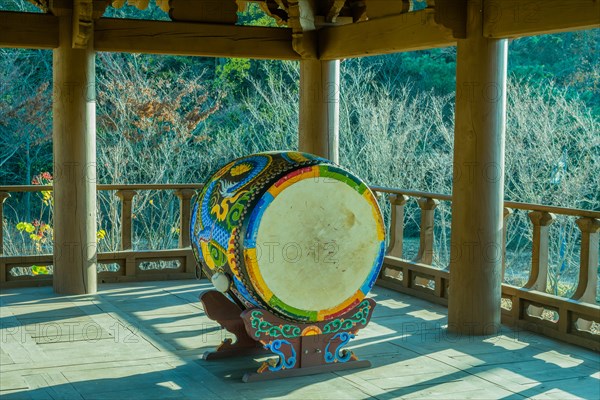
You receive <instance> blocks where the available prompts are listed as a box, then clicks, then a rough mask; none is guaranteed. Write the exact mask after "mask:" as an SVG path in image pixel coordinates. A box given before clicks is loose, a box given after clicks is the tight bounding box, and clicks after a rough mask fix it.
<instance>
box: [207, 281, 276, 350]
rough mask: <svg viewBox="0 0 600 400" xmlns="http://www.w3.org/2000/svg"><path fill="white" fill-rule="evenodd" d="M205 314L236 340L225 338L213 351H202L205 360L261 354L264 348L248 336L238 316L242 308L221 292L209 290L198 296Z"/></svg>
mask: <svg viewBox="0 0 600 400" xmlns="http://www.w3.org/2000/svg"><path fill="white" fill-rule="evenodd" d="M200 301H201V302H202V305H203V306H204V312H205V313H206V315H207V316H208V317H209V318H210V319H212V320H213V321H216V322H217V323H218V324H219V325H221V326H222V327H223V328H225V329H227V330H228V331H229V332H231V333H233V334H234V335H235V337H236V338H237V340H236V341H235V343H234V342H233V341H232V340H231V339H225V340H223V342H222V343H221V344H220V345H219V347H217V349H216V350H214V351H207V352H206V353H204V356H203V358H204V359H205V360H214V359H217V358H225V357H234V356H243V355H252V354H261V353H264V352H265V349H264V348H263V346H262V345H261V343H259V342H257V341H256V340H254V339H252V338H251V337H250V336H248V333H247V332H246V328H245V327H244V321H243V320H242V319H241V318H240V314H241V313H242V309H241V308H240V307H239V306H238V305H237V304H235V303H233V302H232V301H231V300H229V299H228V298H227V297H226V296H225V295H223V294H222V293H221V292H217V291H214V290H211V291H209V292H206V293H204V294H203V295H202V296H200Z"/></svg>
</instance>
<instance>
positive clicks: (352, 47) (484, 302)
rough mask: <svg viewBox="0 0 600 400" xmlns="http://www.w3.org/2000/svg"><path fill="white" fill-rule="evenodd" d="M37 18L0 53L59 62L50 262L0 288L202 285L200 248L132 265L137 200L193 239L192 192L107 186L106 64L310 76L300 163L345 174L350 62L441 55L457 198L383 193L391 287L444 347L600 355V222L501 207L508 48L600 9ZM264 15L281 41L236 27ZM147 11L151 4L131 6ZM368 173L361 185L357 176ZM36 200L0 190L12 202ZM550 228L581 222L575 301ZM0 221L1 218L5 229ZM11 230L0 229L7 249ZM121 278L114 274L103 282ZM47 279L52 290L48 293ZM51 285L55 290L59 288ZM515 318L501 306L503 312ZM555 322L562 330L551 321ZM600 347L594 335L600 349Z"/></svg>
mask: <svg viewBox="0 0 600 400" xmlns="http://www.w3.org/2000/svg"><path fill="white" fill-rule="evenodd" d="M30 1H32V2H33V3H34V4H35V5H36V6H38V7H39V8H40V9H41V10H42V11H43V12H41V13H21V12H6V11H4V12H0V46H3V47H15V48H38V49H52V50H53V85H54V90H53V143H54V164H55V166H54V175H55V177H56V178H55V179H56V180H55V183H54V187H53V190H54V198H55V206H54V207H55V209H54V221H55V228H54V241H55V244H54V256H53V255H46V256H35V257H34V256H32V257H26V256H20V257H15V256H10V257H9V256H2V254H1V253H2V251H1V250H2V247H1V246H2V237H1V236H0V285H1V287H3V288H7V287H17V286H31V285H37V284H40V283H44V281H43V277H42V278H41V279H40V277H35V278H34V277H11V275H10V270H11V268H13V267H15V266H22V265H26V264H29V265H31V264H34V263H37V264H40V263H42V264H43V263H46V264H48V265H50V264H53V265H54V268H55V270H54V271H55V272H54V275H53V277H52V279H51V282H52V284H53V286H54V291H55V293H57V294H65V295H66V294H69V295H81V294H93V293H95V292H96V290H97V281H98V280H101V281H106V282H131V281H136V280H144V279H172V278H175V279H180V278H190V277H192V276H193V271H194V262H193V258H192V255H191V251H190V248H189V245H190V240H189V235H188V234H186V233H183V234H182V236H181V238H180V243H179V244H180V248H178V249H173V250H169V251H153V252H141V251H133V250H132V249H131V202H132V199H133V198H134V196H135V193H136V192H135V191H136V190H145V189H153V188H158V189H166V190H176V193H177V195H178V196H179V198H180V200H181V205H182V207H181V215H182V227H181V232H187V231H188V228H189V226H188V225H187V224H188V223H189V222H188V221H189V212H190V207H189V204H190V198H191V197H192V195H193V193H194V189H196V188H197V187H194V186H193V185H170V186H169V185H137V186H135V187H130V186H127V185H96V178H95V177H96V172H95V165H96V164H95V162H96V155H95V152H96V128H95V84H94V81H95V70H94V68H95V67H94V65H95V52H98V51H100V52H133V53H153V54H176V55H187V56H205V57H242V58H259V59H277V60H298V61H299V62H300V104H299V110H300V114H299V127H298V135H299V147H300V150H302V151H306V152H310V153H314V154H318V155H321V156H325V157H328V158H330V159H332V160H334V161H337V159H338V129H339V123H338V112H339V109H338V104H339V90H338V88H339V82H340V78H339V74H340V60H341V59H345V58H350V57H362V56H370V55H378V54H388V53H394V52H403V51H413V50H420V49H428V48H435V47H445V46H457V71H456V81H457V96H456V120H455V138H454V141H455V142H454V179H453V190H452V195H451V196H445V195H437V194H432V193H420V192H411V191H406V190H401V189H388V188H374V190H376V191H379V192H381V193H387V194H389V199H390V201H391V202H392V207H393V208H392V210H393V216H392V226H391V228H390V233H391V243H390V248H389V251H388V256H387V257H386V261H385V265H384V269H383V271H382V275H381V277H380V279H379V283H380V285H381V286H385V287H387V288H389V289H394V290H397V291H400V292H403V293H406V294H410V295H413V296H417V297H421V298H424V299H427V300H430V301H433V302H435V303H439V304H443V305H446V304H447V306H448V331H449V332H453V333H460V334H466V335H489V334H491V333H493V332H497V331H500V330H501V329H502V328H501V325H500V324H501V322H503V323H506V324H509V325H513V326H517V327H520V328H525V329H530V330H533V331H535V332H538V333H541V334H544V335H547V336H551V337H554V338H558V339H560V340H563V341H567V342H570V343H573V344H577V345H580V346H584V347H587V348H590V349H593V350H595V351H598V350H600V336H598V334H597V332H596V331H597V329H596V331H594V329H595V328H594V327H597V326H598V324H599V323H600V306H598V304H597V302H596V296H597V295H598V293H597V281H598V278H597V276H598V274H597V268H598V236H599V233H598V232H599V231H600V212H597V211H586V210H574V209H566V208H558V207H550V206H542V205H535V204H522V203H508V202H506V203H505V202H504V187H503V179H502V177H503V173H504V169H503V168H504V141H505V120H506V79H507V39H510V38H515V37H521V36H528V35H538V34H546V33H553V32H561V31H569V30H577V29H589V28H594V27H600V1H598V0H569V1H562V0H435V1H434V0H427V1H426V7H425V8H422V9H418V10H415V8H414V4H413V1H411V0H251V1H240V0H238V1H237V3H236V2H235V0H170V1H167V0H157V4H158V5H159V6H160V8H161V9H162V10H164V11H165V12H166V13H168V15H169V17H170V19H171V21H149V20H128V19H112V18H104V17H102V15H103V14H104V12H105V9H106V8H107V7H121V6H123V4H124V3H125V0H114V1H110V0H30ZM249 2H255V3H259V4H260V6H261V8H262V9H263V10H264V12H265V13H267V14H268V15H270V16H271V17H273V18H274V19H275V20H276V21H277V23H278V24H279V25H280V26H279V27H272V28H271V27H256V26H241V25H236V21H237V17H236V12H237V11H238V9H243V8H244V7H245V4H246V3H249ZM128 3H129V4H130V5H134V6H136V7H138V8H140V9H144V8H146V7H147V6H148V0H128ZM358 172H359V173H360V171H358ZM34 190H39V188H31V187H8V186H5V187H0V201H3V200H4V199H5V198H6V197H7V196H8V193H9V192H11V191H12V192H18V191H34ZM97 190H117V191H118V192H117V194H118V195H119V197H120V198H121V200H122V210H123V212H122V215H121V218H122V232H121V234H122V244H121V246H122V249H121V251H119V252H115V253H100V254H98V253H97V251H96V245H95V243H96V191H97ZM409 197H416V198H418V199H419V206H420V207H421V210H422V214H421V247H420V249H419V257H418V259H417V260H413V261H408V260H404V259H402V234H403V222H402V219H403V207H404V204H405V203H406V201H407V199H408V198H409ZM439 201H452V235H451V262H450V265H449V267H448V268H447V269H445V270H437V269H434V268H431V267H430V266H429V264H431V252H432V243H433V233H432V232H433V213H434V210H435V207H436V205H437V203H438V202H439ZM510 209H524V210H528V211H530V218H531V220H532V224H533V232H534V239H533V254H532V269H531V275H530V279H529V282H528V283H527V285H525V287H523V288H518V287H513V286H510V285H505V284H502V279H503V252H504V243H503V240H504V235H503V232H504V225H505V224H504V222H505V219H506V218H508V217H509V216H510ZM553 214H564V215H570V216H574V217H576V218H578V220H577V224H578V226H579V228H580V230H581V235H582V239H581V261H580V263H581V267H580V268H581V269H580V274H579V282H578V286H577V290H576V292H575V295H574V296H573V297H572V298H571V299H564V298H559V297H556V296H552V295H549V294H546V293H545V285H546V277H547V269H548V229H547V227H548V226H549V225H550V223H551V222H552V220H553ZM1 220H2V214H1V208H0V221H1ZM1 232H2V230H1V229H0V235H1ZM157 259H178V260H181V261H182V266H181V268H180V270H177V271H172V272H170V273H169V274H166V273H165V274H163V275H160V274H158V275H157V274H154V275H152V276H146V275H144V274H143V273H141V272H140V271H139V269H138V268H137V265H138V264H139V262H141V261H144V260H157ZM106 262H115V263H118V264H119V265H121V266H122V268H121V271H120V272H119V273H117V274H112V275H111V274H110V273H102V274H100V275H98V274H97V272H96V265H97V263H106ZM46 279H47V278H46ZM49 282H50V280H46V281H45V283H49ZM503 299H505V301H507V302H509V304H510V305H509V306H505V305H503V306H502V307H501V304H504V303H502V300H503ZM544 311H552V312H554V313H556V315H558V319H557V320H555V321H550V320H548V319H545V318H543V317H542V314H543V312H544ZM594 332H596V333H594Z"/></svg>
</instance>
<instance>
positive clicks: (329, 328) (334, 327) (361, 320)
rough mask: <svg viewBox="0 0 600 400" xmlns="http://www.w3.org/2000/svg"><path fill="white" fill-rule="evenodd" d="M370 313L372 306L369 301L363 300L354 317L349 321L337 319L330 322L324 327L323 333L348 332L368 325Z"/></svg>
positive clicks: (348, 319)
mask: <svg viewBox="0 0 600 400" xmlns="http://www.w3.org/2000/svg"><path fill="white" fill-rule="evenodd" d="M370 312H371V305H370V304H369V302H368V301H367V300H363V301H362V302H361V303H360V305H359V306H358V311H357V312H356V313H355V314H354V315H353V316H352V317H350V318H347V319H340V318H336V319H334V320H333V321H331V322H328V323H327V324H325V326H324V327H323V333H336V332H339V331H348V330H350V329H352V328H353V327H355V326H356V325H359V324H360V325H366V324H367V319H368V317H369V313H370Z"/></svg>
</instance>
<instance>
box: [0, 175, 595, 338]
mask: <svg viewBox="0 0 600 400" xmlns="http://www.w3.org/2000/svg"><path fill="white" fill-rule="evenodd" d="M201 187H202V186H201V185H98V190H99V191H103V190H112V191H115V195H116V196H117V197H118V198H119V199H120V206H121V221H120V222H121V231H120V235H121V240H120V243H121V248H120V250H119V251H114V252H105V253H99V254H98V263H101V264H110V263H116V264H118V265H119V266H120V268H119V270H118V271H116V272H110V271H104V272H100V273H99V281H101V282H120V281H136V280H166V279H185V278H192V277H193V276H194V273H195V265H196V263H195V261H194V258H193V254H192V251H191V249H190V237H189V221H190V212H191V199H192V197H193V195H194V193H195V192H196V190H198V189H199V188H201ZM51 189H52V187H51V186H0V204H1V203H3V202H4V200H5V199H6V198H8V197H9V193H10V192H27V191H29V192H37V191H44V190H51ZM372 189H373V190H374V191H375V192H377V193H378V194H379V195H384V196H387V199H388V201H389V202H390V204H391V221H390V227H389V247H388V250H387V256H386V258H385V262H384V266H383V268H382V270H381V274H380V277H379V279H378V284H379V285H380V286H384V287H387V288H390V289H394V290H397V291H400V292H403V293H407V294H410V295H413V296H416V297H420V298H423V299H427V300H429V301H432V302H435V303H439V304H444V305H445V304H447V302H448V294H449V290H448V289H449V286H450V272H449V271H448V269H447V268H445V269H439V268H434V267H433V266H432V265H431V264H432V261H433V255H434V215H435V214H434V213H435V210H436V207H437V206H438V204H439V203H440V202H451V200H452V198H451V196H449V195H444V194H435V193H427V192H418V191H409V190H399V189H390V188H383V187H372ZM141 190H172V191H174V193H175V194H176V195H177V196H178V197H179V202H180V227H179V228H180V236H179V246H178V248H175V249H166V250H132V240H131V234H132V202H133V199H134V198H135V196H136V194H137V192H138V191H141ZM410 199H415V200H416V201H417V204H418V206H419V208H420V209H421V219H420V238H419V250H418V252H417V255H416V257H415V258H413V259H411V260H408V259H405V258H403V242H404V211H405V205H406V203H407V202H408V201H409V200H410ZM515 209H519V210H526V211H528V212H529V218H530V220H531V223H532V226H533V243H532V257H531V259H532V266H531V270H530V274H529V279H528V280H527V283H526V284H525V285H524V286H523V287H516V286H512V285H508V284H503V285H502V298H503V306H502V307H503V308H502V322H503V323H506V324H509V325H514V326H517V327H519V328H521V329H527V330H532V331H535V332H538V333H542V334H545V335H547V336H550V337H555V338H558V339H561V340H564V341H567V342H570V343H574V344H578V345H582V346H585V347H588V348H592V349H595V350H600V335H598V332H600V306H598V304H596V301H595V299H596V296H597V293H596V291H597V289H596V288H597V283H598V236H599V233H598V232H599V231H600V212H598V211H587V210H577V209H570V208H562V207H550V206H544V205H538V204H526V203H516V202H505V209H504V210H505V212H504V216H505V224H504V226H505V228H504V238H506V221H507V220H508V219H509V218H510V216H511V213H512V210H515ZM2 210H3V207H0V223H3V214H2ZM557 214H558V215H567V216H572V217H575V218H577V220H576V221H577V226H578V227H579V229H580V231H581V250H580V251H581V254H580V271H579V280H578V283H577V287H576V290H575V292H574V294H573V295H572V297H571V298H564V297H559V296H555V295H552V294H548V293H546V292H545V290H546V280H547V276H548V252H549V229H548V227H549V226H550V224H551V223H552V222H553V221H554V219H555V215H557ZM2 240H3V239H2V226H1V225H0V287H14V286H34V285H45V284H51V282H52V279H51V276H48V275H38V276H29V275H26V276H13V275H12V274H10V270H11V269H12V268H15V267H23V266H31V265H51V264H52V262H53V257H52V254H43V255H31V256H4V255H2V243H3V242H2ZM169 260H177V261H179V263H180V265H179V267H178V268H177V269H168V270H166V269H163V270H143V269H140V268H139V265H140V263H142V262H147V261H169ZM504 260H505V256H503V266H504V264H505V262H504ZM503 272H504V268H503ZM549 315H550V316H552V315H553V316H555V317H554V318H552V317H550V318H549V317H548V316H549ZM556 317H557V318H556Z"/></svg>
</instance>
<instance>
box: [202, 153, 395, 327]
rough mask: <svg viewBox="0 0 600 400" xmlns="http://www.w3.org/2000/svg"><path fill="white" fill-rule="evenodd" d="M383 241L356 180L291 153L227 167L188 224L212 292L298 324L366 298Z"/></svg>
mask: <svg viewBox="0 0 600 400" xmlns="http://www.w3.org/2000/svg"><path fill="white" fill-rule="evenodd" d="M384 236H385V234H384V226H383V219H382V216H381V212H380V210H379V206H378V204H377V201H376V199H375V197H374V196H373V193H372V192H371V191H370V190H369V188H368V187H367V185H365V183H363V182H362V181H361V180H360V179H358V178H357V177H355V176H354V175H352V174H351V173H350V172H348V171H345V170H344V169H342V168H340V167H339V166H336V165H334V164H332V163H331V162H330V161H328V160H325V159H323V158H320V157H317V156H313V155H310V154H305V153H298V152H273V153H260V154H255V155H251V156H248V157H243V158H240V159H237V160H235V161H232V162H230V163H229V164H227V165H226V166H225V167H223V168H221V169H220V170H219V171H218V172H217V173H216V174H214V175H213V176H212V177H211V178H210V179H209V180H208V181H207V182H206V184H205V186H204V187H203V189H202V191H201V193H200V194H199V196H198V198H197V200H196V202H195V205H194V210H193V212H192V220H191V237H192V247H193V249H194V253H195V255H196V258H197V260H198V262H199V263H200V265H201V266H202V269H203V271H204V272H205V274H206V275H208V276H209V277H211V279H212V281H213V284H214V285H215V287H216V288H217V289H218V290H220V291H222V292H228V293H229V294H230V295H231V296H232V297H233V298H234V300H236V301H237V302H238V303H241V305H242V306H243V307H246V308H252V307H261V308H265V309H268V310H270V311H271V312H273V313H275V314H278V315H280V316H281V317H283V318H286V319H289V320H293V321H305V322H315V321H324V320H328V319H332V318H335V317H336V316H338V315H340V314H342V313H344V312H346V311H348V310H350V309H351V308H353V307H354V306H356V305H357V304H358V303H359V302H360V301H361V300H362V299H363V298H364V297H365V295H366V294H367V293H368V292H369V290H371V288H372V287H373V284H374V283H375V280H376V279H377V275H378V273H379V270H380V269H381V264H382V263H383V257H384V251H385V250H384V249H385V237H384Z"/></svg>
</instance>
